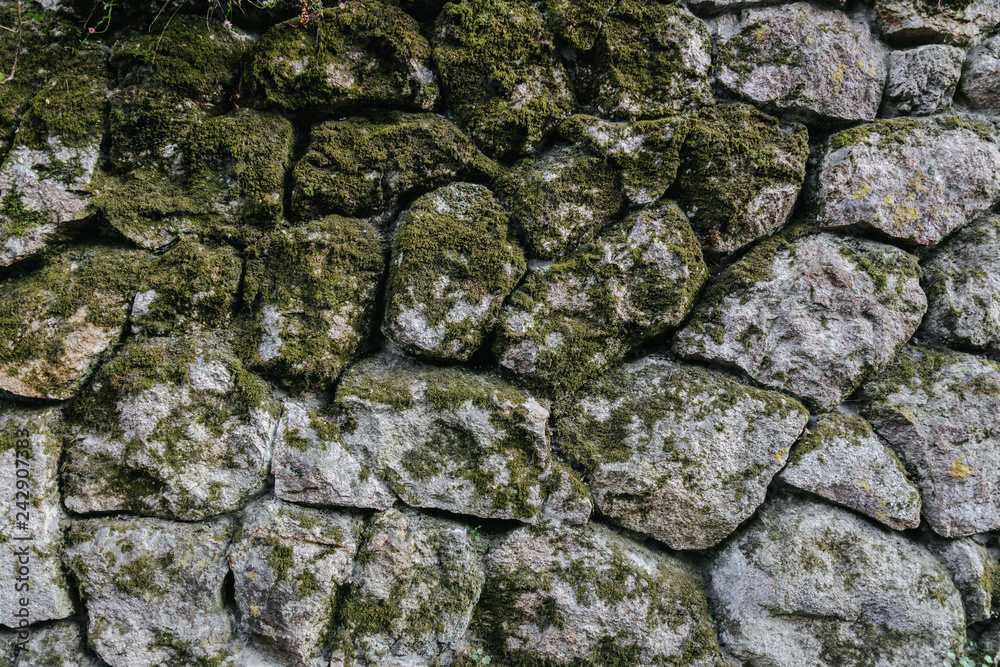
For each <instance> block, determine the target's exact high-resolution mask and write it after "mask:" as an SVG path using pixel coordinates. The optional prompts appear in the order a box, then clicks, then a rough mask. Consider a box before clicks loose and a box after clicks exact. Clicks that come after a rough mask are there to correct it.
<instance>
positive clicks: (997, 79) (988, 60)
mask: <svg viewBox="0 0 1000 667" xmlns="http://www.w3.org/2000/svg"><path fill="white" fill-rule="evenodd" d="M998 14H1000V12H998ZM998 21H1000V17H998ZM959 91H960V92H961V94H962V96H963V97H964V98H965V100H966V102H968V103H969V106H970V107H972V108H973V109H983V110H984V111H992V112H1000V35H996V36H994V37H990V38H989V39H987V40H985V41H984V42H983V43H982V44H979V45H978V46H976V48H974V49H972V51H970V52H969V57H968V58H967V59H966V61H965V71H964V72H963V73H962V84H961V88H960V89H959Z"/></svg>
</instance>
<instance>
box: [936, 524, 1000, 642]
mask: <svg viewBox="0 0 1000 667" xmlns="http://www.w3.org/2000/svg"><path fill="white" fill-rule="evenodd" d="M927 546H928V548H929V549H930V550H931V553H933V554H934V555H935V556H937V558H938V560H940V561H941V563H942V564H944V566H945V567H946V568H947V569H948V571H949V572H950V573H951V577H952V580H953V581H954V582H955V587H956V588H958V591H959V592H960V593H961V594H962V602H963V603H964V604H965V622H966V623H968V624H972V623H978V622H980V621H988V620H990V619H991V618H992V617H993V616H994V612H993V606H994V602H993V600H994V599H995V598H996V596H998V595H1000V578H998V575H1000V563H997V561H996V559H995V558H993V556H992V555H990V553H989V551H988V550H987V548H986V547H984V546H983V545H982V544H979V543H978V542H976V541H975V540H973V539H971V538H961V539H956V540H941V539H933V538H931V539H929V540H928V545H927ZM998 602H1000V600H998ZM997 606H1000V604H998V605H997Z"/></svg>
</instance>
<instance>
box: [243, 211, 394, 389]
mask: <svg viewBox="0 0 1000 667" xmlns="http://www.w3.org/2000/svg"><path fill="white" fill-rule="evenodd" d="M249 255H250V257H249V261H248V262H247V267H246V272H245V277H244V285H243V299H244V302H245V303H247V304H249V305H250V306H251V307H252V313H251V315H250V319H249V322H248V324H247V327H246V328H245V330H244V331H243V333H242V334H241V343H240V346H239V350H240V353H241V356H242V357H243V360H244V362H245V363H247V364H248V365H249V366H251V367H253V368H255V369H259V370H261V371H263V372H265V373H267V374H269V375H271V376H272V377H274V378H275V379H276V380H278V381H279V382H281V383H282V384H283V385H285V386H286V387H287V388H288V389H290V390H292V391H294V392H303V391H325V390H328V389H329V388H331V387H332V386H333V383H334V382H336V380H337V378H338V377H339V376H340V373H341V372H342V371H343V370H344V368H345V367H346V366H347V364H348V363H349V362H350V361H351V359H353V358H354V355H355V354H356V353H357V352H358V349H359V348H360V347H361V345H362V344H363V343H364V341H365V339H366V338H367V337H368V335H369V334H370V333H371V330H372V327H373V322H372V320H373V317H374V309H375V297H376V294H377V293H378V289H379V283H380V282H381V280H382V275H383V272H384V270H385V249H384V244H383V241H382V237H381V235H380V234H379V232H378V230H377V229H375V227H373V226H372V225H371V224H370V223H368V222H366V221H364V220H355V219H350V218H341V217H340V216H336V215H331V216H329V217H326V218H323V219H322V220H316V221H313V222H309V223H306V224H304V225H297V226H295V227H291V228H282V229H279V230H277V231H275V232H272V233H271V234H270V235H268V236H267V237H266V238H265V239H264V240H263V241H262V242H261V243H260V244H259V245H257V246H255V247H253V248H251V250H250V252H249Z"/></svg>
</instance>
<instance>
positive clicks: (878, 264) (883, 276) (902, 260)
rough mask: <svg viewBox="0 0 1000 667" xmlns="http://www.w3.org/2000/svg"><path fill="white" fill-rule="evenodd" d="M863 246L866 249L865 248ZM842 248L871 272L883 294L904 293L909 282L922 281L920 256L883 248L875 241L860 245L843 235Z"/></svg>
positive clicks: (849, 256) (858, 264) (841, 252)
mask: <svg viewBox="0 0 1000 667" xmlns="http://www.w3.org/2000/svg"><path fill="white" fill-rule="evenodd" d="M862 248H863V249H862ZM837 250H838V252H839V253H840V254H841V255H842V256H843V257H845V258H846V259H848V260H850V261H851V262H853V263H854V265H855V266H856V267H857V268H859V269H861V270H862V271H864V272H865V273H866V274H868V277H869V278H871V280H872V282H873V283H874V284H875V289H877V290H878V291H879V292H880V293H881V294H886V295H888V294H895V295H896V296H898V297H902V296H903V295H904V294H905V292H906V287H907V285H912V284H913V282H914V281H917V282H919V280H920V276H921V272H920V265H919V264H918V263H917V258H916V257H914V256H913V255H910V254H903V253H899V252H883V251H881V250H878V249H874V248H873V247H872V246H871V244H867V245H865V246H859V245H858V244H857V243H856V242H854V241H853V240H852V239H849V238H848V239H843V241H842V242H841V243H839V244H838V246H837Z"/></svg>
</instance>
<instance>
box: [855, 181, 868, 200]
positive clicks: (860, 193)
mask: <svg viewBox="0 0 1000 667" xmlns="http://www.w3.org/2000/svg"><path fill="white" fill-rule="evenodd" d="M871 191H872V188H871V186H870V185H868V184H867V183H862V184H861V187H860V188H858V189H857V190H855V191H854V192H852V193H851V196H852V197H854V198H855V199H864V198H865V197H867V196H868V195H869V194H871Z"/></svg>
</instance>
